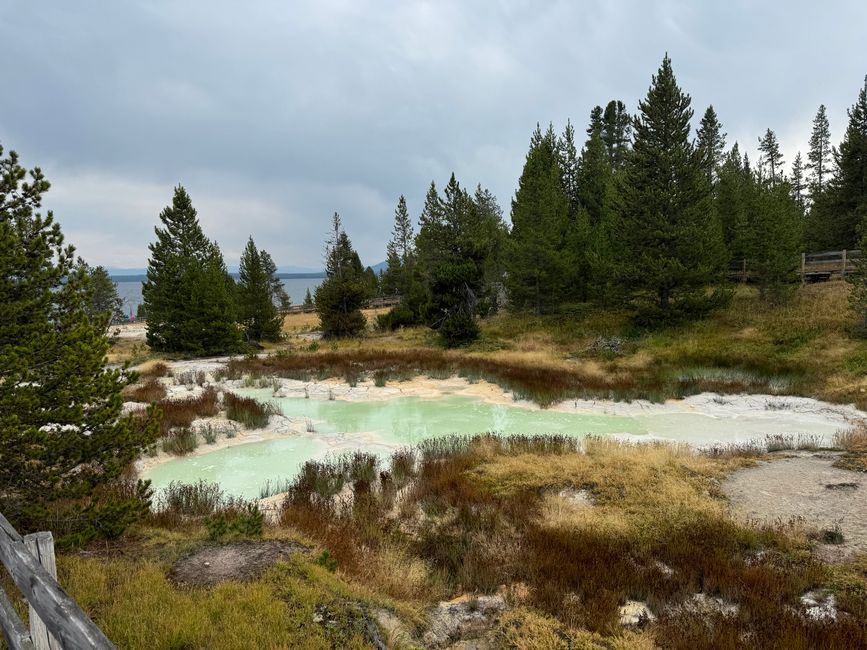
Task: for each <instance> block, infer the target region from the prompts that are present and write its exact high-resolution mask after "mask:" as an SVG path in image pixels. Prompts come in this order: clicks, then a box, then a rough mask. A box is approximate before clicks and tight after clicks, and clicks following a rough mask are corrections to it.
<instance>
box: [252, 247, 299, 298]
mask: <svg viewBox="0 0 867 650" xmlns="http://www.w3.org/2000/svg"><path fill="white" fill-rule="evenodd" d="M259 259H261V260H262V268H263V269H264V271H265V275H266V276H267V277H268V284H269V288H270V291H271V300H272V301H273V302H274V304H276V305H280V309H281V310H282V311H286V310H288V309H289V307H291V306H292V301H291V300H289V294H288V293H286V287H284V286H283V280H281V279H280V278H279V277H278V276H277V265H276V264H275V263H274V259H273V258H272V257H271V255H270V254H269V253H268V251H266V250H265V249H259Z"/></svg>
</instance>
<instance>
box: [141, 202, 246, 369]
mask: <svg viewBox="0 0 867 650" xmlns="http://www.w3.org/2000/svg"><path fill="white" fill-rule="evenodd" d="M160 221H161V222H162V224H163V228H160V227H156V228H155V229H154V230H155V232H156V236H157V240H156V242H154V243H152V244H150V246H149V248H150V251H151V256H150V259H149V260H148V270H147V281H146V282H145V283H144V286H143V287H142V298H143V300H144V305H145V311H146V313H147V317H148V321H147V341H148V345H149V346H150V347H151V348H152V349H154V350H159V351H163V352H186V353H193V354H218V353H223V352H231V351H234V350H237V349H238V346H239V343H240V332H239V331H238V327H237V323H236V304H235V290H234V283H233V282H232V279H231V278H230V277H229V274H228V272H227V271H226V266H225V263H224V262H223V256H222V253H221V252H220V249H219V247H218V246H217V244H216V243H214V242H211V241H209V240H208V239H207V238H206V237H205V235H204V233H203V232H202V228H201V226H200V225H199V220H198V217H197V214H196V210H195V208H194V207H193V204H192V201H191V200H190V197H189V195H188V194H187V192H186V190H184V188H183V187H181V186H178V187H177V188H175V192H174V196H173V198H172V205H171V206H169V207H167V208H165V209H164V210H163V211H162V213H160Z"/></svg>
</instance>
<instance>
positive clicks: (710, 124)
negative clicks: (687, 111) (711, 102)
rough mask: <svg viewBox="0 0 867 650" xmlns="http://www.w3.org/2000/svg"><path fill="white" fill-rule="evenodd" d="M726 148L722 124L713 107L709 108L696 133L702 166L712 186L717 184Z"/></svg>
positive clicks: (696, 145) (696, 144)
mask: <svg viewBox="0 0 867 650" xmlns="http://www.w3.org/2000/svg"><path fill="white" fill-rule="evenodd" d="M725 146H726V134H725V133H723V130H722V124H720V121H719V118H717V115H716V111H715V110H714V109H713V106H708V107H707V110H705V112H704V115H703V116H702V118H701V124H700V125H699V128H698V131H697V132H696V143H695V147H696V150H697V151H698V154H699V156H700V157H701V166H702V169H703V170H704V173H705V176H706V177H707V181H708V183H709V184H710V185H715V184H716V181H717V175H718V172H719V168H720V165H721V164H722V158H723V152H724V151H725Z"/></svg>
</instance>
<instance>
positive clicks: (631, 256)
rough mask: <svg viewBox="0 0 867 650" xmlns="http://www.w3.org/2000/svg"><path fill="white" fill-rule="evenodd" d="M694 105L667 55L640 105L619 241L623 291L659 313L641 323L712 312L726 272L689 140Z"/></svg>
mask: <svg viewBox="0 0 867 650" xmlns="http://www.w3.org/2000/svg"><path fill="white" fill-rule="evenodd" d="M690 103H691V100H690V97H689V95H687V94H685V93H683V92H682V91H681V89H680V88H679V87H678V85H677V81H676V79H675V76H674V72H673V71H672V68H671V60H670V59H669V58H668V55H666V56H665V58H664V59H663V62H662V66H661V67H660V68H659V71H658V72H657V74H656V75H654V76H653V80H652V83H651V86H650V90H649V91H648V94H647V97H646V98H645V99H644V100H642V101H641V102H639V109H640V111H641V115H640V116H639V117H638V119H637V120H636V123H635V139H634V143H633V148H632V153H631V154H630V156H629V158H628V164H627V165H626V168H625V170H624V174H625V179H624V183H623V190H622V191H623V201H622V204H623V214H622V217H621V219H620V231H619V233H618V234H619V240H620V241H621V242H622V243H623V245H624V246H623V247H624V254H623V264H622V267H621V280H622V282H623V286H624V287H625V289H626V291H627V292H628V293H629V294H630V295H631V296H632V297H633V298H636V299H639V300H640V299H644V300H649V301H651V303H652V304H653V305H654V308H652V309H651V310H649V311H644V312H642V316H643V317H648V318H652V317H654V316H659V317H662V318H670V317H672V316H677V315H683V314H686V313H689V312H693V311H701V310H704V309H706V308H709V307H710V306H712V305H713V301H712V300H710V301H709V300H708V299H707V298H706V297H705V292H706V289H707V286H708V285H709V284H711V283H713V282H715V281H716V280H718V279H719V278H720V275H721V272H722V271H723V269H724V265H725V259H726V256H725V249H724V246H723V241H722V232H721V228H720V225H719V221H718V219H717V218H716V216H715V213H714V211H713V207H712V204H711V193H710V188H709V187H708V184H707V182H706V180H705V178H704V175H703V172H702V168H701V158H700V156H699V155H697V154H696V152H695V149H694V147H693V145H692V144H691V142H690V138H689V131H690V120H691V119H692V115H693V111H692V109H691V108H690ZM715 296H716V297H719V296H721V294H719V293H716V294H715Z"/></svg>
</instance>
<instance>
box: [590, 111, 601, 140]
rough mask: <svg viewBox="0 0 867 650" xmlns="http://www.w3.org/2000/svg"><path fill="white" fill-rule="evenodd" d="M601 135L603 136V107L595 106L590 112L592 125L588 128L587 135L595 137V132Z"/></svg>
mask: <svg viewBox="0 0 867 650" xmlns="http://www.w3.org/2000/svg"><path fill="white" fill-rule="evenodd" d="M594 131H596V132H597V133H599V135H600V137H601V136H602V107H601V106H594V107H593V108H592V110H591V111H590V125H589V126H588V127H587V135H588V136H589V135H593V132H594Z"/></svg>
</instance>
